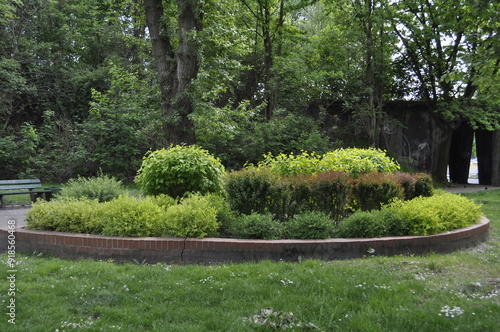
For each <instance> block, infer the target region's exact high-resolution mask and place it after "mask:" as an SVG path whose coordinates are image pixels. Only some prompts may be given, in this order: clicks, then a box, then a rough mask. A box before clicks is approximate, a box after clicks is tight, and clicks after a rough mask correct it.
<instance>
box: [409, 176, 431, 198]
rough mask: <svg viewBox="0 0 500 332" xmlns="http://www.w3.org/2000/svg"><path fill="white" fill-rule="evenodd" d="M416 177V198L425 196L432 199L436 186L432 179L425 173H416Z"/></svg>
mask: <svg viewBox="0 0 500 332" xmlns="http://www.w3.org/2000/svg"><path fill="white" fill-rule="evenodd" d="M413 176H414V177H415V181H416V182H415V194H414V197H418V196H423V197H430V196H432V195H434V185H433V183H432V177H431V176H430V175H428V174H424V173H416V174H414V175H413Z"/></svg>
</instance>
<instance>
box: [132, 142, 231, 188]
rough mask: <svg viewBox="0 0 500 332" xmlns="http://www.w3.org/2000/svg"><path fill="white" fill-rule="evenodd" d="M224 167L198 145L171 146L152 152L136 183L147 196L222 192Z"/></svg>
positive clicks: (146, 158) (144, 161)
mask: <svg viewBox="0 0 500 332" xmlns="http://www.w3.org/2000/svg"><path fill="white" fill-rule="evenodd" d="M224 172H225V171H224V166H222V164H221V163H220V161H219V160H218V159H216V158H215V157H213V156H212V155H210V154H209V153H208V152H207V151H206V150H204V149H201V148H199V147H197V146H194V145H191V146H183V145H177V146H171V147H170V148H168V149H161V150H157V151H153V152H149V153H148V154H147V155H146V156H145V157H144V160H143V162H142V166H141V168H140V169H139V171H138V173H137V177H136V179H135V182H136V183H137V184H138V185H139V187H140V188H141V189H142V190H143V192H144V193H145V194H147V195H159V194H166V195H169V196H172V197H182V196H184V195H185V194H187V193H193V192H199V193H221V192H222V190H223V189H222V187H223V176H224Z"/></svg>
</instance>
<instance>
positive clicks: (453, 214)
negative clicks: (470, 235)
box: [387, 193, 481, 235]
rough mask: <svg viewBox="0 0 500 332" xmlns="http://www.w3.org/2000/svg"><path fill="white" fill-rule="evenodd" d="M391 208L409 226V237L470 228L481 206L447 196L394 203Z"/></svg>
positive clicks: (460, 197)
mask: <svg viewBox="0 0 500 332" xmlns="http://www.w3.org/2000/svg"><path fill="white" fill-rule="evenodd" d="M387 209H391V210H392V209H395V210H397V211H398V212H399V213H401V214H402V216H403V217H404V218H405V219H406V220H407V222H408V223H409V225H410V235H430V234H436V233H441V232H446V231H450V230H453V229H457V228H464V227H467V226H471V225H473V224H475V223H476V222H478V221H479V219H480V217H481V206H480V205H477V204H475V203H474V202H473V201H471V200H469V199H467V198H465V197H463V196H460V195H453V194H450V193H440V194H438V195H434V196H431V197H417V198H414V199H412V200H411V201H406V202H402V201H398V202H394V203H392V204H391V205H389V206H388V207H387Z"/></svg>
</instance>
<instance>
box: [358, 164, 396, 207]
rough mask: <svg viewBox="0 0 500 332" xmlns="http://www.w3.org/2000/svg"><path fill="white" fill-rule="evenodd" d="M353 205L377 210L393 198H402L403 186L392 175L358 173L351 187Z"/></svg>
mask: <svg viewBox="0 0 500 332" xmlns="http://www.w3.org/2000/svg"><path fill="white" fill-rule="evenodd" d="M352 195H353V206H354V208H355V209H356V210H357V209H360V210H362V211H369V210H373V209H376V210H379V209H380V208H381V207H382V206H383V205H385V204H388V203H390V202H391V201H392V200H394V199H398V198H403V196H404V191H403V188H402V187H401V186H400V185H399V184H398V183H397V182H396V180H395V179H394V178H393V177H390V176H387V175H385V174H383V173H378V172H371V173H367V174H362V175H360V176H359V177H358V178H357V179H356V180H355V182H354V185H353V187H352Z"/></svg>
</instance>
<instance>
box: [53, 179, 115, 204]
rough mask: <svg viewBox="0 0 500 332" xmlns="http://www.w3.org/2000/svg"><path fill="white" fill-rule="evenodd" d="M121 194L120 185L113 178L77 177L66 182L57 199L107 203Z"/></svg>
mask: <svg viewBox="0 0 500 332" xmlns="http://www.w3.org/2000/svg"><path fill="white" fill-rule="evenodd" d="M123 192H124V189H123V186H122V183H121V182H120V181H118V180H116V179H115V178H113V177H109V176H107V175H100V176H98V177H92V178H85V177H78V178H77V179H70V180H69V181H68V182H67V184H66V185H65V186H64V187H63V188H62V190H61V193H60V195H59V198H61V199H67V198H74V199H96V200H98V201H99V202H108V201H110V200H112V199H114V198H117V197H118V196H120V195H121V194H123Z"/></svg>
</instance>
